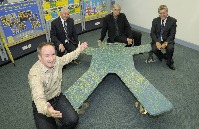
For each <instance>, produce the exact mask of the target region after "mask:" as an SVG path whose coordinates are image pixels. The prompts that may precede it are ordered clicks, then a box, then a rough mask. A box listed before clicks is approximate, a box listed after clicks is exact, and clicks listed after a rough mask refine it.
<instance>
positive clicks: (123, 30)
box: [98, 4, 142, 46]
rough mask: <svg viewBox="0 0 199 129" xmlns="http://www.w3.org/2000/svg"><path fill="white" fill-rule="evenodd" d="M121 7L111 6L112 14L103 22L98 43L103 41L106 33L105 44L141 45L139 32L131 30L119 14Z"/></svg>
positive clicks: (124, 17) (121, 14) (117, 5)
mask: <svg viewBox="0 0 199 129" xmlns="http://www.w3.org/2000/svg"><path fill="white" fill-rule="evenodd" d="M120 11H121V7H120V5H119V4H114V5H113V12H112V13H111V14H108V15H107V16H106V17H105V18H104V21H103V26H102V31H101V38H100V39H99V40H98V42H101V41H103V40H104V38H105V36H106V32H107V31H108V39H107V42H109V43H114V42H121V43H126V44H127V46H132V45H133V46H139V45H141V37H142V34H141V33H140V32H137V31H134V30H131V27H130V25H129V22H128V20H127V18H126V15H125V14H124V13H120Z"/></svg>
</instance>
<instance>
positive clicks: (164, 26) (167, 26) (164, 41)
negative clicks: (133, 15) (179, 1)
mask: <svg viewBox="0 0 199 129" xmlns="http://www.w3.org/2000/svg"><path fill="white" fill-rule="evenodd" d="M158 13H159V17H157V18H155V19H153V22H152V28H151V38H152V42H151V46H152V51H153V53H154V54H155V55H156V56H157V57H158V59H159V60H160V61H162V59H165V60H166V62H167V65H168V67H169V68H170V69H172V70H175V67H174V61H173V58H172V57H173V53H174V44H175V41H174V39H175V34H176V27H177V25H176V22H177V20H176V19H175V18H173V17H170V16H168V8H167V6H166V5H160V7H159V8H158ZM161 49H166V53H165V54H163V53H162V52H161Z"/></svg>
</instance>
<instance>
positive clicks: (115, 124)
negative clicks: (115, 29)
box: [0, 29, 199, 129]
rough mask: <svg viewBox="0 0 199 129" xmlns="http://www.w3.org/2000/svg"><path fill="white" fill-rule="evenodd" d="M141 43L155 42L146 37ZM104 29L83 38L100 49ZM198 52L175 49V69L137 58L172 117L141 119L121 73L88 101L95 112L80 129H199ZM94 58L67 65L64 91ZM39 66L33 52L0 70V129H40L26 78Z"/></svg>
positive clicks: (87, 115) (107, 80)
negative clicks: (170, 106)
mask: <svg viewBox="0 0 199 129" xmlns="http://www.w3.org/2000/svg"><path fill="white" fill-rule="evenodd" d="M142 34H143V36H142V44H146V43H150V41H151V39H150V36H149V34H148V33H142ZM99 37H100V29H99V30H95V31H91V32H88V33H85V34H82V35H79V40H80V41H81V42H83V41H87V42H88V44H89V46H90V47H97V43H96V41H97V40H98V39H99ZM198 55H199V52H198V51H195V50H193V49H190V48H186V47H184V46H181V45H179V44H176V45H175V53H174V61H175V66H176V70H175V71H172V70H170V69H169V68H168V67H167V66H166V63H165V62H159V61H156V62H154V63H151V64H146V63H145V62H144V61H145V60H146V59H147V56H148V55H147V53H145V54H141V55H134V56H132V58H133V59H134V62H135V67H136V69H137V70H138V71H139V72H140V73H141V74H142V75H144V77H146V78H147V79H148V80H149V81H150V82H151V83H152V84H153V85H154V86H155V87H156V88H157V89H158V90H159V91H160V92H161V93H162V94H163V95H164V96H166V97H167V98H168V99H169V100H170V101H171V102H172V103H173V105H174V109H173V110H172V111H171V112H168V113H165V114H162V115H160V116H157V117H152V116H149V115H142V114H140V113H139V111H138V109H136V107H135V106H134V103H135V102H136V98H135V97H134V96H133V94H132V93H131V92H130V91H129V90H128V88H127V87H126V86H125V84H124V83H123V82H122V81H121V80H120V78H119V77H118V76H117V75H116V74H109V75H107V76H106V77H105V78H104V80H103V81H102V82H101V83H100V84H99V86H98V87H97V88H96V90H95V91H94V92H93V93H92V94H91V96H90V97H89V99H88V102H89V103H90V107H89V109H88V110H86V112H85V114H83V115H80V116H79V117H80V120H79V124H78V127H77V129H198V128H199V108H198V106H199V99H198V96H199V88H198V86H199V63H198V62H199V58H198ZM91 58H92V57H91V56H88V55H85V54H82V55H80V58H79V59H80V60H81V64H79V65H74V64H68V66H67V68H66V69H65V70H64V71H63V87H62V91H63V92H64V91H65V90H66V89H67V88H69V87H70V86H71V85H72V84H73V83H74V82H75V81H76V80H77V79H78V78H79V77H81V75H82V74H83V73H84V72H86V70H87V69H88V68H89V66H90V62H91ZM36 61H37V54H36V53H32V54H30V55H27V56H25V57H23V58H20V59H18V60H16V61H15V62H16V67H14V66H13V65H12V64H8V65H5V66H2V67H0V79H1V81H0V89H1V90H0V104H1V107H0V114H1V115H0V120H1V122H0V123H1V124H0V129H35V125H34V120H33V115H32V107H31V95H30V89H29V85H28V80H27V75H28V72H29V69H30V68H31V66H32V65H33V64H34V63H35V62H36Z"/></svg>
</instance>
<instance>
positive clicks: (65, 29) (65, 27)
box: [64, 21, 69, 42]
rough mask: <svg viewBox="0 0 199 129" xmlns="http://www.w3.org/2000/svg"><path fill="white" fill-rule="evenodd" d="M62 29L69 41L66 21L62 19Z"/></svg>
mask: <svg viewBox="0 0 199 129" xmlns="http://www.w3.org/2000/svg"><path fill="white" fill-rule="evenodd" d="M64 31H65V35H66V39H67V41H68V42H69V38H68V34H67V22H66V21H64Z"/></svg>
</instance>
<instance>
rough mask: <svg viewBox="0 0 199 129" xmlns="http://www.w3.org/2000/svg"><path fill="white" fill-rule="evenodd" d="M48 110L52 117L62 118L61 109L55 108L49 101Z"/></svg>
mask: <svg viewBox="0 0 199 129" xmlns="http://www.w3.org/2000/svg"><path fill="white" fill-rule="evenodd" d="M47 110H48V112H47V113H48V115H50V116H51V117H53V118H62V113H61V112H60V111H57V110H55V109H54V108H53V107H52V105H51V104H50V103H49V102H47Z"/></svg>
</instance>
